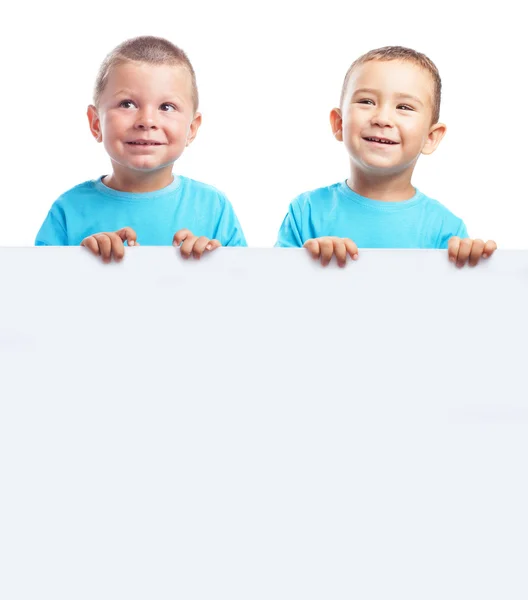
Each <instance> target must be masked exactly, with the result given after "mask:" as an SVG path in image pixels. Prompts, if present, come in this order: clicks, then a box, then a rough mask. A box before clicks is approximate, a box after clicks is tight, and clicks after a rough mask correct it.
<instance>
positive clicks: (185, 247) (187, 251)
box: [180, 232, 198, 258]
mask: <svg viewBox="0 0 528 600" xmlns="http://www.w3.org/2000/svg"><path fill="white" fill-rule="evenodd" d="M189 233H190V235H188V236H187V237H186V238H185V239H184V240H183V242H182V245H181V246H180V252H181V255H182V256H183V258H189V257H190V256H191V254H192V251H193V248H194V244H195V243H196V240H197V239H198V238H197V237H196V236H195V235H193V234H192V233H191V232H189Z"/></svg>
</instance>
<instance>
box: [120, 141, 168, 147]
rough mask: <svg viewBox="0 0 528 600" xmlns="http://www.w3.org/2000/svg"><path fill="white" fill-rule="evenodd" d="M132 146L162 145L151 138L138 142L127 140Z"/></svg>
mask: <svg viewBox="0 0 528 600" xmlns="http://www.w3.org/2000/svg"><path fill="white" fill-rule="evenodd" d="M126 143H127V144H129V145H130V146H161V145H162V144H161V143H160V142H151V141H149V140H144V141H142V140H138V141H136V142H126Z"/></svg>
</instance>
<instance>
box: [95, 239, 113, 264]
mask: <svg viewBox="0 0 528 600" xmlns="http://www.w3.org/2000/svg"><path fill="white" fill-rule="evenodd" d="M93 237H94V238H95V239H96V240H97V243H98V245H99V254H100V255H101V258H102V259H103V262H105V263H108V262H110V258H111V256H112V242H111V241H110V238H109V237H108V236H107V235H106V233H98V234H96V235H94V236H93Z"/></svg>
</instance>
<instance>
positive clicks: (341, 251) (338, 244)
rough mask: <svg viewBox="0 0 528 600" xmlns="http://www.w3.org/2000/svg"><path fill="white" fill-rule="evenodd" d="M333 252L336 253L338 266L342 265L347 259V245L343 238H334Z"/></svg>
mask: <svg viewBox="0 0 528 600" xmlns="http://www.w3.org/2000/svg"><path fill="white" fill-rule="evenodd" d="M334 254H335V255H336V260H337V264H338V265H339V266H340V267H344V266H345V265H346V259H347V247H346V246H345V240H336V241H335V242H334Z"/></svg>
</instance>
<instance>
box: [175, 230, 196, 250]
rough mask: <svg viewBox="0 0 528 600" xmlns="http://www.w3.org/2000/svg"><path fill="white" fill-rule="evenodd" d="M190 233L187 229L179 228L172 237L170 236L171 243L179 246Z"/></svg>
mask: <svg viewBox="0 0 528 600" xmlns="http://www.w3.org/2000/svg"><path fill="white" fill-rule="evenodd" d="M190 235H192V233H191V232H190V231H189V230H188V229H180V230H179V231H177V232H176V233H175V234H174V237H173V238H172V245H173V246H179V245H180V244H181V243H182V242H183V241H184V240H186V239H187V238H188V237H189V236H190Z"/></svg>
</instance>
